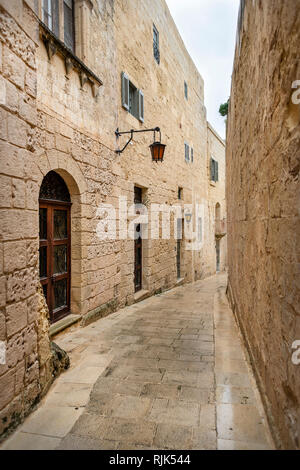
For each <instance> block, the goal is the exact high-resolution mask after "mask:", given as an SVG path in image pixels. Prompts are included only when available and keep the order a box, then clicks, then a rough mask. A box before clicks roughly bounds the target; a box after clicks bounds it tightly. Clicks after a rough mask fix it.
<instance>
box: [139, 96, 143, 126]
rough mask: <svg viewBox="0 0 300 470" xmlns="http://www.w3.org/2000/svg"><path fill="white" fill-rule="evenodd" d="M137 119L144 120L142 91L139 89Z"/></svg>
mask: <svg viewBox="0 0 300 470" xmlns="http://www.w3.org/2000/svg"><path fill="white" fill-rule="evenodd" d="M139 120H140V121H141V122H144V93H143V92H142V91H141V90H139Z"/></svg>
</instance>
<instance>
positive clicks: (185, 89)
mask: <svg viewBox="0 0 300 470" xmlns="http://www.w3.org/2000/svg"><path fill="white" fill-rule="evenodd" d="M184 96H185V98H186V99H187V100H188V99H189V91H188V85H187V83H186V82H184Z"/></svg>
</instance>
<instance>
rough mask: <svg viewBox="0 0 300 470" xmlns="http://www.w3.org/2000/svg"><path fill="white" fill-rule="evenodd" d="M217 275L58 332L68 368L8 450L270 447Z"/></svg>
mask: <svg viewBox="0 0 300 470" xmlns="http://www.w3.org/2000/svg"><path fill="white" fill-rule="evenodd" d="M225 289H226V276H225V275H217V276H214V277H211V278H209V279H207V280H204V281H199V282H197V283H195V284H193V285H188V286H183V287H178V288H177V289H174V290H172V291H169V292H167V293H164V294H162V295H160V296H156V297H153V298H150V299H147V300H146V301H144V302H141V303H140V304H136V305H134V306H132V307H127V308H125V309H123V310H121V311H119V312H117V313H115V314H113V315H111V316H109V317H108V318H105V319H102V320H99V321H98V322H97V323H94V324H93V325H90V326H89V327H87V328H85V329H78V328H77V329H74V331H72V332H68V333H66V334H64V335H62V336H60V337H59V338H58V339H57V340H56V341H57V343H58V344H59V345H60V346H61V347H62V348H64V349H65V350H67V351H68V353H69V354H70V358H71V364H72V366H71V368H70V369H69V370H68V371H67V372H65V373H64V374H63V375H62V376H61V377H60V378H59V379H58V380H57V381H56V382H55V384H54V385H53V387H52V388H51V390H50V392H49V393H48V395H47V397H46V398H45V399H44V400H43V401H42V402H41V404H40V405H39V407H38V409H37V411H35V412H34V413H33V414H32V415H31V416H29V417H28V418H27V419H26V421H25V422H24V424H23V425H22V426H21V427H20V428H19V429H18V430H17V431H16V432H15V433H14V434H13V435H12V436H11V437H10V438H9V439H8V440H7V441H6V442H5V443H4V445H3V446H2V448H4V449H55V448H59V449H109V450H112V449H128V450H129V449H130V450H131V449H182V450H183V449H270V448H273V444H272V441H271V438H270V435H269V431H268V428H267V426H266V423H265V418H264V415H263V410H262V406H261V404H260V398H259V395H258V392H257V390H256V385H255V381H254V379H253V377H252V374H251V372H250V370H249V368H248V365H247V362H246V360H245V356H244V352H243V348H242V345H241V340H240V337H239V333H238V330H237V327H236V325H235V322H234V317H233V314H232V312H231V310H230V309H229V307H228V303H227V299H226V295H225Z"/></svg>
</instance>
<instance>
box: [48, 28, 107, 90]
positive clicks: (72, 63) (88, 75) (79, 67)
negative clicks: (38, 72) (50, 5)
mask: <svg viewBox="0 0 300 470" xmlns="http://www.w3.org/2000/svg"><path fill="white" fill-rule="evenodd" d="M39 24H40V38H41V40H42V42H43V44H44V46H45V48H46V51H47V54H48V58H49V60H51V59H52V57H53V56H54V55H55V54H59V55H60V56H61V57H62V58H63V59H64V62H65V68H66V75H67V76H68V75H69V74H70V73H71V72H72V70H76V71H77V73H78V74H79V79H80V84H81V87H83V86H84V85H85V83H90V85H91V87H92V92H93V96H94V97H96V96H97V95H98V91H99V88H100V87H101V86H102V85H103V82H102V80H101V79H100V78H99V77H97V75H95V74H94V73H93V72H92V71H91V70H90V69H89V68H88V67H87V66H86V65H85V64H84V63H83V62H82V61H81V60H80V59H79V57H77V56H76V55H75V54H74V53H73V52H72V51H71V50H70V49H69V48H68V47H67V46H66V45H65V44H64V43H63V42H62V41H61V40H60V39H59V38H58V37H57V36H56V35H55V34H53V32H52V31H51V30H50V29H49V28H47V26H46V25H45V24H44V23H43V22H42V21H41V20H39Z"/></svg>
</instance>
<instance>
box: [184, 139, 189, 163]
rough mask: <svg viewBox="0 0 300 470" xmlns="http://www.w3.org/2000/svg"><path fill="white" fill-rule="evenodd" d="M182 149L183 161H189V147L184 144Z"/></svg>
mask: <svg viewBox="0 0 300 470" xmlns="http://www.w3.org/2000/svg"><path fill="white" fill-rule="evenodd" d="M184 150H185V161H186V162H189V161H190V147H189V145H188V144H186V143H185V144H184Z"/></svg>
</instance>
